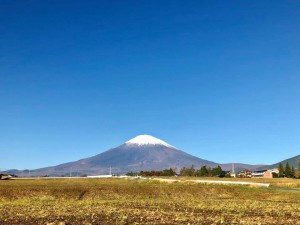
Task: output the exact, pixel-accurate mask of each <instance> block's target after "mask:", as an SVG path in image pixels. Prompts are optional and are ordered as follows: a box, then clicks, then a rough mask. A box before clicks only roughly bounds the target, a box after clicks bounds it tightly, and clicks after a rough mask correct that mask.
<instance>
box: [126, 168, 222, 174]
mask: <svg viewBox="0 0 300 225" xmlns="http://www.w3.org/2000/svg"><path fill="white" fill-rule="evenodd" d="M127 175H128V176H146V177H149V176H176V175H179V176H190V177H192V176H193V177H224V176H225V175H226V174H225V173H224V171H222V168H221V167H220V166H217V167H215V168H211V167H207V166H202V167H200V168H199V169H195V167H194V166H191V167H182V168H181V169H180V172H179V174H177V173H176V168H170V169H165V170H151V171H140V172H139V173H134V172H129V173H127Z"/></svg>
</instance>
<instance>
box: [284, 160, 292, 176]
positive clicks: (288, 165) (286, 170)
mask: <svg viewBox="0 0 300 225" xmlns="http://www.w3.org/2000/svg"><path fill="white" fill-rule="evenodd" d="M284 173H285V176H286V177H291V176H292V170H291V167H290V164H289V163H288V162H287V163H286V164H285V170H284Z"/></svg>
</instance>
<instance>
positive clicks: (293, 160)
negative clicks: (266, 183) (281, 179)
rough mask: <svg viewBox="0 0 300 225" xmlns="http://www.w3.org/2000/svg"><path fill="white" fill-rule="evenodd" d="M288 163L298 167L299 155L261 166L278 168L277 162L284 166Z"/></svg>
mask: <svg viewBox="0 0 300 225" xmlns="http://www.w3.org/2000/svg"><path fill="white" fill-rule="evenodd" d="M287 162H288V163H289V164H290V166H294V167H295V168H298V167H299V162H300V155H297V156H294V157H291V158H288V159H285V160H283V161H280V162H278V163H275V164H272V165H269V166H263V167H262V168H263V169H273V168H278V165H279V163H282V165H283V166H285V164H286V163H287Z"/></svg>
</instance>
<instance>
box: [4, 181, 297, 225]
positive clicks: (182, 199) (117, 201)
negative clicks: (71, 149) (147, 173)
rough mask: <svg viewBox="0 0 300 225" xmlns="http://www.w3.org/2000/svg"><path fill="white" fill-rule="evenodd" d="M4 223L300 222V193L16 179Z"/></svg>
mask: <svg viewBox="0 0 300 225" xmlns="http://www.w3.org/2000/svg"><path fill="white" fill-rule="evenodd" d="M182 179H187V178H182ZM219 180H224V179H219ZM230 180H235V181H237V180H240V181H248V179H230ZM249 181H251V182H253V181H257V182H261V183H263V182H266V183H271V185H272V186H279V187H283V188H288V187H292V188H299V185H300V181H299V180H293V179H249ZM0 224H1V225H5V224H29V225H30V224H32V225H33V224H48V225H55V224H60V225H64V224H65V225H66V224H86V225H87V224H300V192H298V191H294V190H293V191H289V190H280V189H274V188H257V187H251V186H237V185H213V184H198V183H189V182H178V183H167V182H160V181H157V180H130V179H67V178H66V179H57V180H55V179H53V180H10V181H1V182H0Z"/></svg>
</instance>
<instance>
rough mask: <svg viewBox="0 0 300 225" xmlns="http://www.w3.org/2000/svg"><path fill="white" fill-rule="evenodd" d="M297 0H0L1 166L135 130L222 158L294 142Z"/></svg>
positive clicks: (262, 157)
mask: <svg viewBox="0 0 300 225" xmlns="http://www.w3.org/2000/svg"><path fill="white" fill-rule="evenodd" d="M299 40H300V2H299V1H253V0H251V1H250V0H249V1H188V2H186V1H177V0H171V1H78V0H72V1H64V0H54V1H53V0H52V1H49V0H43V1H38V0H28V1H21V0H16V1H11V0H2V1H0V153H1V157H0V170H1V169H9V168H18V169H24V168H29V169H33V168H38V167H44V166H50V165H56V164H59V163H64V162H69V161H73V160H77V159H80V158H84V157H89V156H93V155H95V154H98V153H101V152H103V151H105V150H107V149H108V148H111V147H116V146H118V145H119V144H122V143H123V142H125V141H127V140H129V139H131V138H133V137H135V136H136V135H139V134H150V135H153V136H156V137H158V138H161V139H163V140H165V141H167V142H168V143H170V144H171V145H174V146H176V147H178V148H180V149H182V150H184V151H186V152H188V153H190V154H193V155H195V156H198V157H201V158H204V159H207V160H211V161H215V162H220V163H227V162H242V163H250V164H256V163H257V164H258V163H266V164H269V163H275V162H278V161H280V160H282V159H285V158H288V157H292V156H295V155H298V154H299V153H300V138H299V137H300V101H299V99H300V74H299V71H300V44H299V43H300V42H299Z"/></svg>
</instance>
